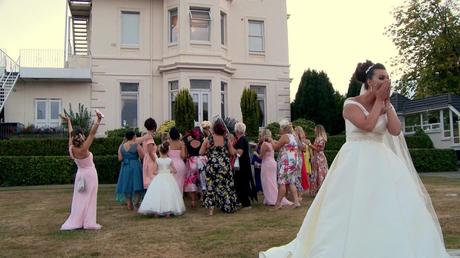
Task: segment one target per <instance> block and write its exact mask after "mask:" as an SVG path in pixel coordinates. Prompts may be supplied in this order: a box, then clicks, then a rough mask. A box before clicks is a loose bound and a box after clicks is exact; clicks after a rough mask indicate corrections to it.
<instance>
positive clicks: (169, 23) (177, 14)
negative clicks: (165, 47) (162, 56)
mask: <svg viewBox="0 0 460 258" xmlns="http://www.w3.org/2000/svg"><path fill="white" fill-rule="evenodd" d="M173 12H176V17H177V18H176V19H177V21H176V27H175V28H176V30H177V35H176V38H175V40H174V38H173V27H172V17H173V15H172V14H173ZM179 34H180V33H179V8H177V7H174V8H171V9H169V10H168V43H169V44H170V45H173V44H177V42H178V41H179Z"/></svg>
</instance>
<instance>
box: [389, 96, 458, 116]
mask: <svg viewBox="0 0 460 258" xmlns="http://www.w3.org/2000/svg"><path fill="white" fill-rule="evenodd" d="M390 101H391V104H393V106H394V107H395V109H396V112H398V113H402V114H407V113H416V112H421V111H426V110H431V109H441V108H447V106H448V105H452V106H453V107H454V108H455V109H457V110H459V111H460V96H458V95H454V94H452V93H447V94H443V95H437V96H431V97H427V98H424V99H415V100H411V99H408V98H406V97H404V96H403V95H401V94H399V93H393V95H391V98H390Z"/></svg>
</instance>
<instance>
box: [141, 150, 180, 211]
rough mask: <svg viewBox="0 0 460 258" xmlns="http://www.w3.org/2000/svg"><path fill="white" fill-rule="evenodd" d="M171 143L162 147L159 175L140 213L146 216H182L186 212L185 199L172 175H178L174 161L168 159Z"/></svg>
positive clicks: (149, 190)
mask: <svg viewBox="0 0 460 258" xmlns="http://www.w3.org/2000/svg"><path fill="white" fill-rule="evenodd" d="M168 151H169V143H167V142H165V143H163V144H162V145H161V146H160V158H157V159H156V162H157V164H158V171H157V172H156V173H157V174H156V175H155V177H154V178H153V180H152V182H151V183H150V185H149V188H148V189H147V192H146V194H145V197H144V200H142V203H141V206H140V207H139V210H138V212H139V213H140V214H144V215H155V216H170V215H175V216H178V215H182V214H183V213H184V212H185V205H184V199H183V198H182V192H181V191H180V190H179V187H178V185H177V182H176V179H175V178H174V176H173V175H172V174H171V173H176V169H175V168H174V165H173V163H172V159H170V158H169V157H168Z"/></svg>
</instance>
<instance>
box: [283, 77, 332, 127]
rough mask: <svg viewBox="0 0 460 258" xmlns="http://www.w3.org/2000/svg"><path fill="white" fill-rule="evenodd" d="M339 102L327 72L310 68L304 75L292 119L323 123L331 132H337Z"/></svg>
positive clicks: (293, 106)
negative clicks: (337, 102)
mask: <svg viewBox="0 0 460 258" xmlns="http://www.w3.org/2000/svg"><path fill="white" fill-rule="evenodd" d="M336 116H337V104H336V96H335V95H334V88H333V87H332V84H331V82H330V81H329V78H328V77H327V74H326V73H324V72H317V71H315V70H310V69H308V70H307V71H305V72H304V73H303V75H302V79H301V80H300V84H299V88H298V90H297V93H296V96H295V99H294V102H292V103H291V117H292V120H296V119H299V118H304V119H306V120H311V121H313V122H314V123H316V124H322V125H323V126H324V127H325V128H326V130H327V131H328V132H329V133H335V132H337V130H338V129H337V125H335V123H336V120H337V119H336Z"/></svg>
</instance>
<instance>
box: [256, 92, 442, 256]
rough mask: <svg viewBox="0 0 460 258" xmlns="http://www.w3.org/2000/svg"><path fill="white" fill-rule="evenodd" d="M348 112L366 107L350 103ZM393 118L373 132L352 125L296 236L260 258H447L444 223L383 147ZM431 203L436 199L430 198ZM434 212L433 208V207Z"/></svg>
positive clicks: (404, 168)
mask: <svg viewBox="0 0 460 258" xmlns="http://www.w3.org/2000/svg"><path fill="white" fill-rule="evenodd" d="M345 105H357V106H359V107H360V108H361V109H362V111H363V112H364V114H365V115H368V114H369V113H368V112H367V111H366V109H365V108H364V107H363V106H362V105H361V104H360V103H358V102H356V101H354V100H351V99H348V100H346V102H345ZM386 125H387V116H386V115H382V116H380V117H379V119H378V122H377V125H376V126H375V128H374V130H373V131H372V132H364V131H362V130H361V129H359V128H357V127H356V126H355V125H354V124H352V123H351V122H350V121H348V120H345V126H346V135H347V141H346V143H345V144H344V145H343V146H342V148H341V149H340V151H339V153H338V154H337V156H336V158H335V160H334V162H333V164H332V165H331V167H330V169H329V172H328V175H327V176H326V179H325V181H324V183H323V185H322V187H321V189H320V191H319V193H318V195H317V196H316V198H315V199H314V201H313V203H312V205H311V206H310V208H309V210H308V212H307V215H306V216H305V219H304V221H303V223H302V226H301V227H300V231H299V232H298V233H297V237H296V238H295V239H294V240H293V241H292V242H290V243H289V244H287V245H284V246H280V247H274V248H271V249H269V250H268V251H265V252H261V253H260V254H259V256H260V257H276V258H282V257H293V258H294V257H296V258H297V257H305V258H447V257H450V256H449V255H448V254H447V252H446V250H445V247H444V241H443V238H442V235H441V234H440V230H439V224H438V221H437V218H436V216H435V215H432V214H431V213H430V211H429V209H428V208H427V207H428V206H429V205H427V203H426V200H424V199H423V197H422V196H421V194H420V188H423V186H421V185H419V184H418V183H417V182H416V181H415V180H414V179H413V178H412V176H411V172H410V171H409V170H410V168H408V165H407V164H406V163H404V161H403V159H402V158H400V157H398V156H397V155H395V153H394V152H393V151H392V150H391V149H390V148H388V147H387V145H385V144H384V143H383V139H384V134H385V133H387V129H386ZM428 200H429V198H428ZM429 204H430V205H431V202H429Z"/></svg>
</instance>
